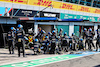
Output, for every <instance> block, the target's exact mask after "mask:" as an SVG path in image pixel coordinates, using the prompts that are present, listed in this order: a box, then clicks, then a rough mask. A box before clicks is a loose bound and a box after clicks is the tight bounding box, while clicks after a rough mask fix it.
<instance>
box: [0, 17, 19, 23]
mask: <svg viewBox="0 0 100 67" xmlns="http://www.w3.org/2000/svg"><path fill="white" fill-rule="evenodd" d="M16 21H17V19H14V18H13V19H10V18H0V23H1V24H16Z"/></svg>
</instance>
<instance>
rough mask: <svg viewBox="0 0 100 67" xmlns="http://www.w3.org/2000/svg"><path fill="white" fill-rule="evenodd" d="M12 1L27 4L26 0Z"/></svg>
mask: <svg viewBox="0 0 100 67" xmlns="http://www.w3.org/2000/svg"><path fill="white" fill-rule="evenodd" d="M13 3H18V4H28V0H13Z"/></svg>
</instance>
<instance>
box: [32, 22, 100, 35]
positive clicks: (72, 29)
mask: <svg viewBox="0 0 100 67" xmlns="http://www.w3.org/2000/svg"><path fill="white" fill-rule="evenodd" d="M38 25H54V27H56V26H58V31H59V29H60V28H63V29H64V32H67V33H68V32H69V36H71V34H72V33H76V32H77V31H79V26H82V25H83V26H94V31H95V34H96V30H97V28H98V25H100V24H99V23H91V22H90V23H89V22H48V23H47V22H35V25H34V28H35V33H37V32H38ZM76 25H77V26H76ZM46 28H47V27H46ZM36 29H37V30H36ZM65 29H66V30H65ZM47 30H48V29H47ZM76 34H77V33H76ZM77 35H78V34H77ZM78 36H79V35H78ZM96 36H97V35H95V37H96Z"/></svg>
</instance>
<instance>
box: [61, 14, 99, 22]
mask: <svg viewBox="0 0 100 67" xmlns="http://www.w3.org/2000/svg"><path fill="white" fill-rule="evenodd" d="M60 19H83V20H89V21H92V22H100V18H99V17H93V16H84V15H75V14H65V13H60Z"/></svg>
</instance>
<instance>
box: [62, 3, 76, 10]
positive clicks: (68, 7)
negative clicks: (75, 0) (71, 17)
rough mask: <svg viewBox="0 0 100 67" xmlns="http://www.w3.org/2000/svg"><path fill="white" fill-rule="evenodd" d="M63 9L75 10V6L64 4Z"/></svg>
mask: <svg viewBox="0 0 100 67" xmlns="http://www.w3.org/2000/svg"><path fill="white" fill-rule="evenodd" d="M61 8H65V9H71V10H74V8H73V5H71V4H63V5H62V7H61Z"/></svg>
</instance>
